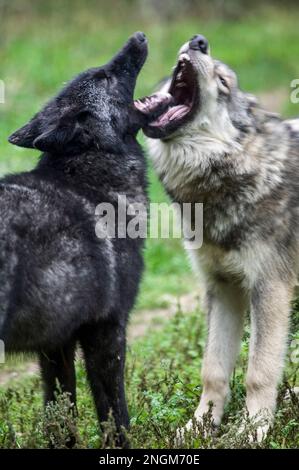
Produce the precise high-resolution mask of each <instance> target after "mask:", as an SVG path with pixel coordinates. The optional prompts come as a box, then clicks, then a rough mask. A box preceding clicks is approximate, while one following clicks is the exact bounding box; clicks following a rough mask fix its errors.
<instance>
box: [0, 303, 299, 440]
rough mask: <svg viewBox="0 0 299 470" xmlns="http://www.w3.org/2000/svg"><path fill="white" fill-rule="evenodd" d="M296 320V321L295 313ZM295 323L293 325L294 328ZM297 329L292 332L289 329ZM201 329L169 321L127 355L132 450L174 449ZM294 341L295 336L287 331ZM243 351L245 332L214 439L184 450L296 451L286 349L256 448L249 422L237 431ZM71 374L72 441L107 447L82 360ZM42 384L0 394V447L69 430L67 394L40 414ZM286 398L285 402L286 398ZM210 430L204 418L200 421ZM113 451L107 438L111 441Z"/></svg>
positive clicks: (190, 402)
mask: <svg viewBox="0 0 299 470" xmlns="http://www.w3.org/2000/svg"><path fill="white" fill-rule="evenodd" d="M294 318H296V319H297V322H298V321H299V316H298V314H297V316H296V315H295V317H294ZM297 326H298V324H297ZM296 331H298V330H296ZM204 336H205V325H204V322H203V318H202V316H201V315H200V314H199V312H198V311H195V312H192V313H189V314H184V315H183V314H182V312H181V311H178V312H177V314H176V316H175V317H174V318H173V319H172V320H171V321H170V322H168V323H167V325H165V326H164V328H163V329H162V330H161V331H159V332H157V331H155V332H153V333H151V334H149V335H148V336H147V338H146V339H142V340H140V341H138V342H136V343H134V345H133V346H132V348H130V350H129V351H128V359H127V372H126V382H127V391H128V401H129V409H130V416H131V430H130V433H129V438H130V442H131V446H132V447H133V448H175V447H176V443H175V432H176V429H177V427H178V426H182V425H183V424H185V422H186V420H187V419H189V418H190V417H191V416H192V414H193V412H194V409H195V407H196V406H197V404H198V399H199V396H200V393H201V383H200V379H199V369H200V366H201V358H202V353H203V348H204ZM293 336H294V337H297V338H298V333H297V334H296V333H295V331H294V333H293ZM247 349H248V331H247V332H246V333H245V335H244V340H243V344H242V353H241V356H240V359H239V362H238V365H237V368H236V369H235V372H234V376H233V379H232V382H231V387H232V397H231V401H230V404H229V405H228V407H227V409H226V413H225V417H224V421H223V424H222V426H221V428H220V431H219V434H218V436H217V437H206V438H204V437H197V436H194V435H190V436H188V440H187V443H186V445H187V447H190V448H194V447H196V448H245V447H264V448H298V447H299V398H298V397H296V396H295V395H294V394H293V393H292V388H293V387H294V386H295V385H298V384H299V382H298V364H297V365H296V363H294V362H293V361H292V360H291V358H292V351H291V350H290V353H289V355H288V357H287V366H286V375H285V378H284V382H283V384H282V386H281V388H280V391H279V399H278V410H277V414H276V421H275V426H274V428H273V429H272V431H271V432H270V433H269V435H268V437H267V439H266V440H265V441H264V442H263V444H262V445H257V444H252V443H250V442H249V439H248V431H251V432H252V433H253V434H254V429H252V427H251V426H250V425H249V424H248V425H247V427H246V428H245V430H244V432H239V427H240V423H241V422H242V418H243V413H242V409H243V407H244V395H245V391H244V384H243V383H244V375H245V371H246V363H247V361H246V358H247ZM77 377H78V409H79V418H78V421H77V426H78V439H79V440H78V444H77V447H79V448H94V447H98V446H100V447H101V446H104V443H106V445H107V441H109V433H110V432H111V429H112V428H113V424H112V423H107V424H106V427H105V430H104V432H103V433H102V434H99V432H98V428H97V423H96V417H95V414H94V410H93V406H92V402H91V395H90V394H88V393H86V392H87V388H88V385H87V383H86V376H85V373H84V370H83V366H82V364H81V362H80V361H79V363H78V364H77ZM40 390H41V384H40V380H39V379H38V378H31V379H26V380H22V381H21V382H17V383H16V384H15V385H14V386H13V387H11V388H7V389H6V390H4V391H2V392H1V393H0V414H1V416H2V419H1V421H0V448H1V447H9V448H22V447H30V448H38V447H45V446H47V445H48V442H49V438H50V440H51V442H52V443H54V445H55V446H56V447H64V446H65V433H66V430H67V429H70V430H71V431H72V432H74V421H73V419H72V418H71V417H70V415H69V413H68V402H67V399H66V397H64V396H62V397H60V399H59V402H58V405H55V406H53V407H50V408H49V409H48V410H47V412H46V414H44V413H43V412H42V410H41V400H42V397H41V392H40ZM286 397H288V398H286ZM205 426H206V428H208V427H209V417H207V422H206V423H205ZM109 446H110V447H113V441H112V442H111V441H110V444H109Z"/></svg>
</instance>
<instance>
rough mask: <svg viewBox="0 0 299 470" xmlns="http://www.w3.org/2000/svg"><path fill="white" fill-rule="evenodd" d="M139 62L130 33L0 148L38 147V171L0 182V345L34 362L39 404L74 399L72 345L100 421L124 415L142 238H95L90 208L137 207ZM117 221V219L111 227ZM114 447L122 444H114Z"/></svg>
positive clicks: (124, 420) (141, 183)
mask: <svg viewBox="0 0 299 470" xmlns="http://www.w3.org/2000/svg"><path fill="white" fill-rule="evenodd" d="M146 56H147V40H146V37H145V35H144V34H143V33H136V34H135V35H133V36H132V37H131V38H130V39H129V40H128V42H127V43H126V45H125V46H124V47H123V49H122V50H121V51H120V52H119V53H118V54H117V55H116V56H115V57H114V58H113V59H112V60H111V61H110V62H109V63H108V64H106V65H105V66H103V67H99V68H93V69H90V70H87V71H86V72H83V73H81V74H80V75H79V76H77V77H76V78H75V79H73V80H72V81H71V82H70V83H68V84H67V85H66V86H65V88H64V89H63V90H62V91H61V92H60V93H59V94H58V95H57V96H56V97H55V98H54V99H52V100H51V101H50V102H49V103H48V104H47V105H46V106H45V107H44V108H43V109H42V111H40V112H39V113H38V114H36V115H35V116H34V117H33V119H32V120H31V121H30V122H29V123H28V124H26V125H25V126H24V127H22V128H21V129H19V130H18V131H16V132H15V133H13V134H12V135H11V136H10V138H9V141H10V142H11V143H13V144H15V145H19V146H22V147H29V148H34V149H38V150H40V151H42V152H43V153H42V155H41V157H40V161H39V163H38V165H37V166H36V168H34V169H33V170H32V171H30V172H27V173H21V174H17V175H10V176H7V177H5V178H4V179H2V180H1V181H0V214H1V228H0V265H1V271H0V276H1V282H0V338H1V339H2V340H4V342H5V348H6V350H7V351H35V352H37V353H38V354H39V358H40V366H41V372H42V378H43V381H44V385H45V402H46V403H47V402H49V401H52V400H54V399H55V396H56V389H57V381H58V384H59V388H60V389H62V391H64V392H68V393H69V394H70V397H71V402H72V403H73V404H75V403H76V385H75V368H74V352H75V346H76V343H77V342H79V343H80V345H81V347H82V350H83V352H84V357H85V362H86V369H87V374H88V378H89V381H90V386H91V389H92V392H93V395H94V400H95V405H96V409H97V413H98V418H99V421H100V422H102V421H106V420H107V418H108V415H109V412H110V410H112V413H113V418H114V420H115V423H116V427H117V430H118V431H120V430H121V428H122V427H125V428H127V427H128V425H129V417H128V411H127V406H126V399H125V390H124V365H125V346H126V345H125V343H126V339H125V337H126V324H127V319H128V314H129V311H130V310H131V308H132V306H133V304H134V301H135V298H136V294H137V291H138V285H139V281H140V277H141V274H142V268H143V260H142V248H143V241H142V239H140V238H136V239H129V238H122V239H120V238H119V239H118V238H107V237H106V238H103V239H101V238H98V237H97V236H96V233H95V226H96V216H95V209H96V206H97V205H98V204H100V203H102V202H105V203H111V204H112V205H113V206H114V207H116V206H117V204H118V196H119V195H124V196H126V197H128V198H129V200H130V201H131V202H134V201H138V202H139V203H140V202H142V203H144V204H145V205H146V203H147V196H146V187H147V179H146V166H145V159H144V156H143V154H142V150H141V148H140V146H139V144H138V143H137V140H136V134H137V131H138V130H139V128H140V127H141V126H143V125H144V122H145V121H144V119H145V118H144V116H143V115H142V114H141V113H140V112H139V111H138V110H137V109H136V108H135V106H134V102H133V93H134V88H135V82H136V78H137V75H138V73H139V71H140V69H141V68H142V66H143V63H144V62H145V59H146ZM116 222H117V221H116ZM120 441H121V443H124V440H123V439H122V438H121V439H120Z"/></svg>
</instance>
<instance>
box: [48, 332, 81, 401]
mask: <svg viewBox="0 0 299 470" xmlns="http://www.w3.org/2000/svg"><path fill="white" fill-rule="evenodd" d="M75 346H76V343H75V341H71V342H70V343H69V344H67V345H65V346H63V347H61V348H60V349H57V350H55V351H44V352H42V353H40V356H39V359H40V367H41V373H42V379H43V382H44V399H45V403H46V404H47V403H49V402H51V401H55V399H56V394H57V392H59V391H61V392H67V393H68V394H69V397H70V401H71V403H72V404H73V405H74V407H75V406H76V374H75V364H74V358H75Z"/></svg>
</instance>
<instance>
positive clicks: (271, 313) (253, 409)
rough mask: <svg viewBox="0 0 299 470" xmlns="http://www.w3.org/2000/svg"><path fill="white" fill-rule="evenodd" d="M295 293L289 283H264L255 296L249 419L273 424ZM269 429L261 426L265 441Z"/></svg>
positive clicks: (259, 431)
mask: <svg viewBox="0 0 299 470" xmlns="http://www.w3.org/2000/svg"><path fill="white" fill-rule="evenodd" d="M291 296H292V289H291V286H290V284H289V283H286V282H282V281H277V282H274V281H273V280H272V281H271V280H269V281H264V280H261V281H260V282H259V283H257V284H256V286H255V287H254V288H253V290H252V294H251V312H250V314H251V338H250V351H249V365H248V372H247V379H246V385H247V398H246V407H247V410H248V413H249V416H250V417H251V418H253V417H254V416H256V419H258V417H260V418H263V417H264V418H265V419H266V421H269V423H271V419H272V417H273V414H274V412H275V407H276V397H277V385H278V383H279V380H280V378H281V375H282V370H283V364H284V356H285V352H286V346H287V337H288V326H289V312H290V301H291ZM268 427H269V425H268V424H267V423H265V426H260V427H259V429H258V433H257V434H258V435H257V438H258V440H262V439H263V437H264V435H265V434H266V432H267V429H268Z"/></svg>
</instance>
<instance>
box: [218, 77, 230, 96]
mask: <svg viewBox="0 0 299 470" xmlns="http://www.w3.org/2000/svg"><path fill="white" fill-rule="evenodd" d="M218 79H219V85H220V90H221V91H223V92H224V93H229V86H228V83H227V81H226V80H225V78H223V77H222V76H221V75H218Z"/></svg>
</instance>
